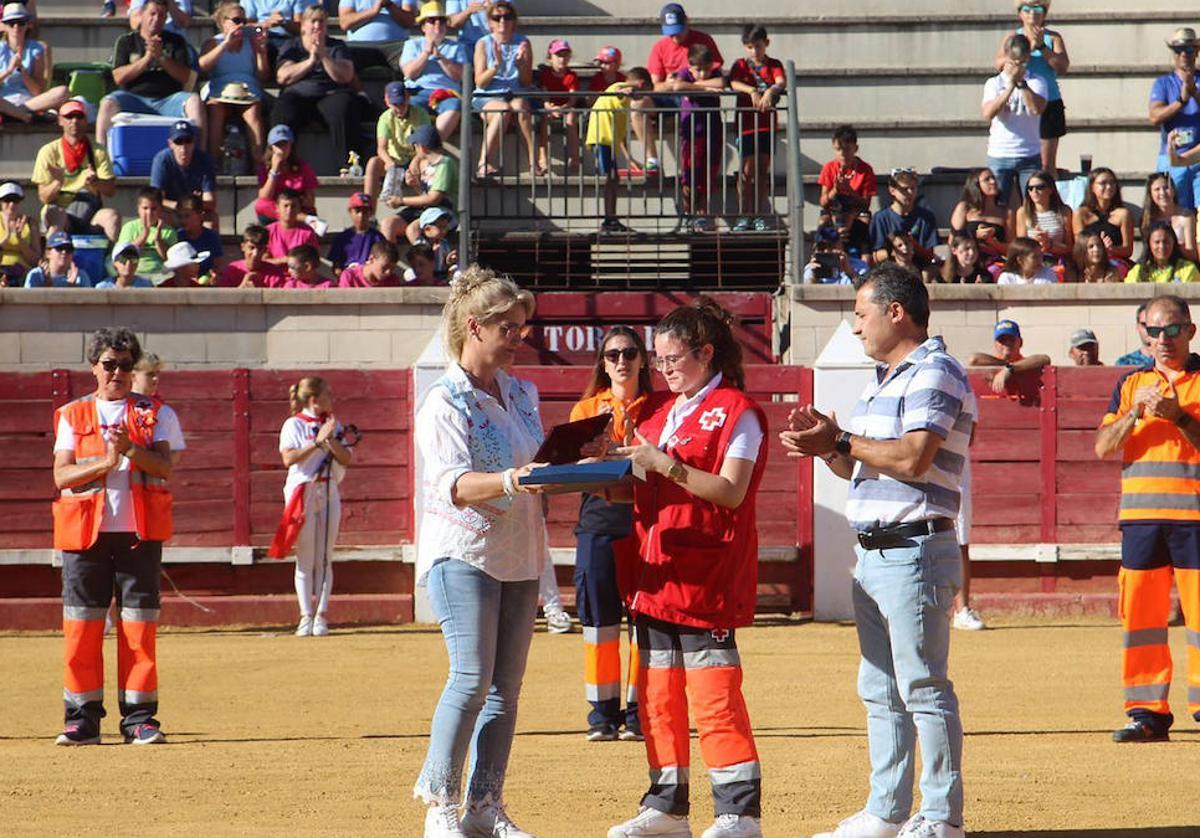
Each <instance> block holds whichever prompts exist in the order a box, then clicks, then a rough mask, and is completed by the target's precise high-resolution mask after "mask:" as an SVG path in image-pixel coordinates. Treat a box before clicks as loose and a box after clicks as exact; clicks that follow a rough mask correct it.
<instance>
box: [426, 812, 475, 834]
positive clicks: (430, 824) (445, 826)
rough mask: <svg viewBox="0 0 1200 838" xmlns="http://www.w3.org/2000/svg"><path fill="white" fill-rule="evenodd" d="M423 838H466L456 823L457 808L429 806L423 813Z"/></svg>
mask: <svg viewBox="0 0 1200 838" xmlns="http://www.w3.org/2000/svg"><path fill="white" fill-rule="evenodd" d="M425 838H466V834H465V833H464V832H463V831H462V827H461V826H459V823H458V807H457V806H430V807H429V811H427V812H426V813H425Z"/></svg>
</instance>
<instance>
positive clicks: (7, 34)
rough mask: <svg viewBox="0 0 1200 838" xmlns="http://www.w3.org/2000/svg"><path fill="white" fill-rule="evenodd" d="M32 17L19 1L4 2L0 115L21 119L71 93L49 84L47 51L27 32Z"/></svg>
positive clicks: (27, 119)
mask: <svg viewBox="0 0 1200 838" xmlns="http://www.w3.org/2000/svg"><path fill="white" fill-rule="evenodd" d="M32 24H33V16H32V15H30V13H29V11H28V10H27V9H26V8H25V6H24V5H22V4H21V3H6V4H4V11H3V16H2V17H0V29H2V30H3V37H2V38H0V116H4V117H6V118H10V119H16V120H20V121H21V122H32V121H33V118H34V117H35V116H37V115H39V114H44V113H45V112H46V111H48V110H51V109H53V108H57V107H58V106H59V105H61V104H62V103H63V102H65V101H67V98H68V97H69V96H70V93H68V92H67V88H66V87H65V86H64V85H58V86H57V87H50V85H49V80H50V70H51V68H50V63H49V62H50V54H49V52H48V51H47V49H46V45H45V44H43V43H42V42H41V41H38V40H36V39H34V38H33V37H32V36H31V35H30V32H29V28H30V26H31V25H32Z"/></svg>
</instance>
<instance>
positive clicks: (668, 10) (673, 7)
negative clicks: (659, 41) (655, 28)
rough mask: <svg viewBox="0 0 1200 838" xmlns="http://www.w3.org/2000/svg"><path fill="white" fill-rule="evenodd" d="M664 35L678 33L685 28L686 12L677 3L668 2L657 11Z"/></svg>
mask: <svg viewBox="0 0 1200 838" xmlns="http://www.w3.org/2000/svg"><path fill="white" fill-rule="evenodd" d="M658 16H659V18H660V19H661V21H662V33H663V34H664V35H678V34H679V33H680V32H683V31H684V30H685V29H687V12H685V11H684V10H683V6H681V5H679V4H678V3H668V4H667V5H665V6H663V7H662V11H661V12H659V13H658Z"/></svg>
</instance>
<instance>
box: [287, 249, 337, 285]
mask: <svg viewBox="0 0 1200 838" xmlns="http://www.w3.org/2000/svg"><path fill="white" fill-rule="evenodd" d="M320 267H321V254H320V251H318V250H317V249H316V248H315V247H313V246H312V245H308V244H298V245H296V246H295V247H293V248H292V249H290V250H289V251H288V252H287V277H286V278H285V279H284V280H283V284H282V285H279V286H277V287H279V288H290V289H305V288H332V287H334V285H335V283H334V282H333V280H331V279H329V278H328V277H324V276H321V275H320V274H319V273H317V269H318V268H320Z"/></svg>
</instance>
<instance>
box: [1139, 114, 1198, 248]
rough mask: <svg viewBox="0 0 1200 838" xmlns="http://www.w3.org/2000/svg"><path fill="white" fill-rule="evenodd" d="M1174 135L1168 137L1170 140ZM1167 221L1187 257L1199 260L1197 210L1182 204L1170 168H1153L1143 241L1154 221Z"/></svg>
mask: <svg viewBox="0 0 1200 838" xmlns="http://www.w3.org/2000/svg"><path fill="white" fill-rule="evenodd" d="M1169 140H1170V137H1168V141H1169ZM1156 221H1166V222H1167V223H1168V224H1170V225H1171V229H1172V230H1174V231H1175V238H1177V239H1178V240H1179V252H1180V253H1181V254H1183V258H1185V259H1191V260H1192V261H1193V262H1195V261H1196V213H1195V211H1193V210H1190V209H1184V208H1183V207H1181V206H1180V205H1179V201H1178V199H1177V195H1176V192H1175V181H1173V180H1171V176H1170V174H1168V173H1167V172H1152V173H1151V174H1150V176H1149V177H1147V178H1146V195H1145V197H1144V198H1143V199H1142V221H1141V230H1142V241H1143V242H1144V241H1146V240H1147V239H1149V238H1150V225H1152V224H1153V223H1154V222H1156Z"/></svg>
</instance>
